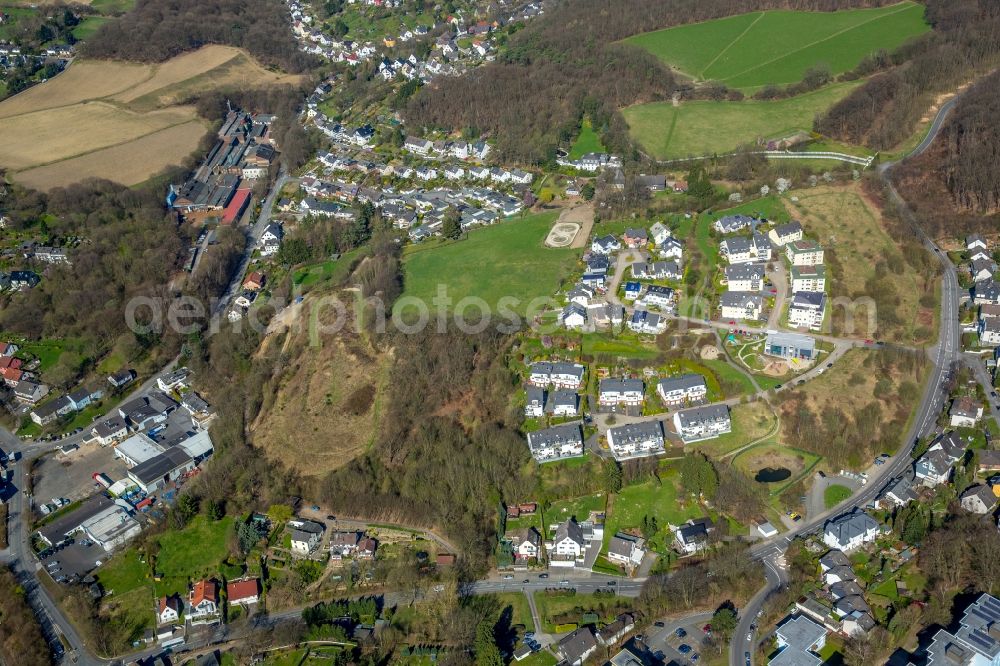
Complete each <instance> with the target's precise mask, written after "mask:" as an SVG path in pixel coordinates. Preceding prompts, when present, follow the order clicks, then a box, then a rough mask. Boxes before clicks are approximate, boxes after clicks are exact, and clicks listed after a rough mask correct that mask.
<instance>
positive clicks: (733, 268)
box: [725, 263, 764, 291]
mask: <svg viewBox="0 0 1000 666" xmlns="http://www.w3.org/2000/svg"><path fill="white" fill-rule="evenodd" d="M725 274H726V289H727V290H729V291H760V290H762V289H763V288H764V264H757V263H746V264H731V265H729V266H726V268H725Z"/></svg>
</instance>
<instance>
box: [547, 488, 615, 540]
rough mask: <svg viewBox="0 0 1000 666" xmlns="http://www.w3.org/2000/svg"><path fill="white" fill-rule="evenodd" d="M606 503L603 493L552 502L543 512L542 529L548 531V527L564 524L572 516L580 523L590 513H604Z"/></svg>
mask: <svg viewBox="0 0 1000 666" xmlns="http://www.w3.org/2000/svg"><path fill="white" fill-rule="evenodd" d="M606 502H607V497H606V496H605V495H604V493H597V494H594V495H584V496H583V497H575V498H573V499H568V500H559V501H556V502H553V503H552V505H551V506H550V507H549V509H548V510H547V511H546V512H545V517H544V518H545V525H544V526H543V527H545V529H546V531H548V529H549V526H550V525H554V524H556V523H561V522H564V521H565V520H566V519H567V518H570V517H574V516H575V517H576V519H577V520H578V521H581V522H582V521H584V520H587V517H588V516H589V515H590V512H591V511H604V509H605V505H606ZM549 536H551V535H549Z"/></svg>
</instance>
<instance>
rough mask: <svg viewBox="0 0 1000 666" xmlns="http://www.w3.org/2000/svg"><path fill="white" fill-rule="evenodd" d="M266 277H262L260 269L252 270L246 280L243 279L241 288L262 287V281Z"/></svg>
mask: <svg viewBox="0 0 1000 666" xmlns="http://www.w3.org/2000/svg"><path fill="white" fill-rule="evenodd" d="M266 279H267V278H265V277H264V274H263V273H261V272H260V271H254V272H253V273H251V274H250V275H248V276H247V279H246V280H244V281H243V288H244V289H250V290H252V291H257V290H258V289H262V288H263V287H264V281H265V280H266Z"/></svg>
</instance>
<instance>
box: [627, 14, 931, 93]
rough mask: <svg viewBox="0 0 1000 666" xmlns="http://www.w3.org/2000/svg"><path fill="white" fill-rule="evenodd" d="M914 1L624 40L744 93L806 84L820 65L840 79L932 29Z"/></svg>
mask: <svg viewBox="0 0 1000 666" xmlns="http://www.w3.org/2000/svg"><path fill="white" fill-rule="evenodd" d="M923 12H924V8H923V6H922V5H918V4H916V3H913V2H903V3H900V4H898V5H892V6H889V7H881V8H878V9H855V10H846V11H839V12H799V11H766V12H753V13H750V14H742V15H740V16H731V17H727V18H723V19H717V20H714V21H706V22H704V23H695V24H691V25H683V26H679V27H676V28H668V29H666V30H658V31H656V32H649V33H645V34H641V35H636V36H634V37H630V38H628V39H627V40H625V41H626V42H627V43H630V44H633V45H635V46H638V47H640V48H643V49H645V50H647V51H649V52H650V53H652V54H653V55H655V56H656V57H658V58H660V59H661V60H663V61H664V62H665V63H667V64H669V65H671V66H674V67H677V68H678V69H680V70H681V71H682V72H684V73H685V74H687V75H689V76H691V77H693V78H695V79H699V80H715V81H722V82H723V83H725V84H727V85H729V86H731V87H733V88H741V89H753V88H759V87H761V86H764V85H766V84H769V83H773V84H779V85H782V84H789V83H795V82H797V81H799V80H801V79H802V75H803V74H804V73H805V71H806V70H807V69H808V68H810V67H813V66H815V65H819V64H824V65H827V66H829V68H830V70H831V71H832V72H833V73H834V74H839V73H841V72H846V71H848V70H850V69H853V68H854V67H855V66H856V65H857V64H858V63H859V62H860V61H861V59H862V58H863V57H864V56H866V55H868V54H869V53H872V52H873V51H876V50H878V49H888V50H891V49H894V48H895V47H897V46H899V45H900V44H902V43H903V42H905V41H906V40H907V39H909V38H911V37H913V36H915V35H919V34H921V33H922V32H925V31H927V30H929V26H928V25H927V24H926V22H925V21H924V17H923Z"/></svg>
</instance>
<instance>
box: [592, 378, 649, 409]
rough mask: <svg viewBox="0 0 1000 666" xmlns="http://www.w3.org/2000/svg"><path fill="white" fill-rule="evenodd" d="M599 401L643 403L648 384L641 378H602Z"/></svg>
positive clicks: (603, 402)
mask: <svg viewBox="0 0 1000 666" xmlns="http://www.w3.org/2000/svg"><path fill="white" fill-rule="evenodd" d="M598 386H599V388H598V393H597V402H598V403H599V404H601V405H605V406H607V405H641V404H642V401H643V399H644V396H645V390H646V386H645V384H643V382H642V380H641V379H625V378H622V379H618V378H612V377H609V378H607V379H602V380H601V382H600V384H599V385H598Z"/></svg>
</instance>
